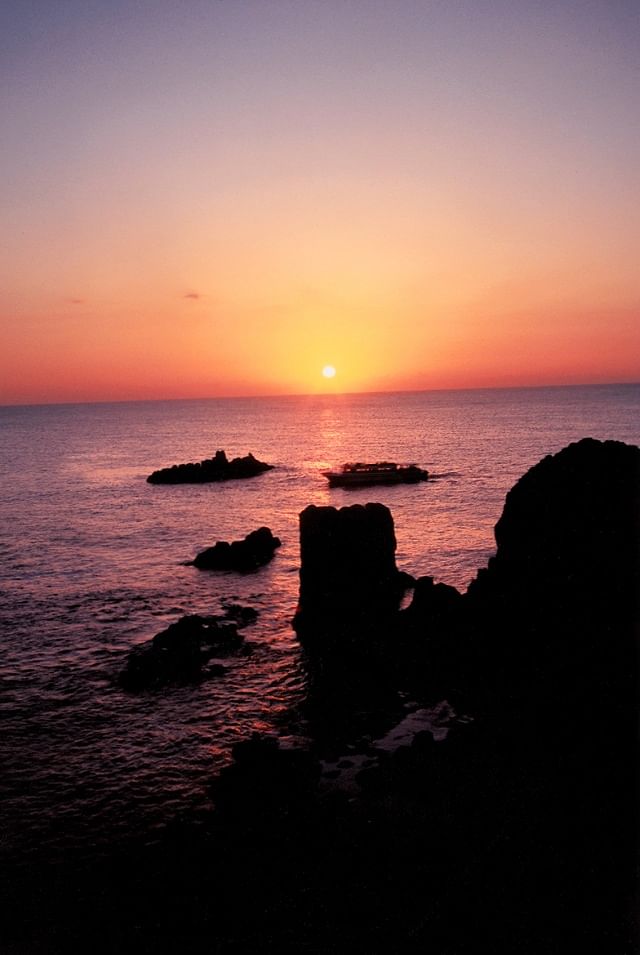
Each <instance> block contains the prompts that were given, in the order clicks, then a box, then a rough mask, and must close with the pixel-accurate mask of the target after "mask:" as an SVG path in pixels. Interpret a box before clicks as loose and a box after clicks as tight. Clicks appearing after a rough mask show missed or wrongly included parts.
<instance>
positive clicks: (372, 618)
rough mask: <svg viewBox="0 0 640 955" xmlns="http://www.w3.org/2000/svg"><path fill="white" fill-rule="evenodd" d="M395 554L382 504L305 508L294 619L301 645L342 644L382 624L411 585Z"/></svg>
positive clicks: (388, 515)
mask: <svg viewBox="0 0 640 955" xmlns="http://www.w3.org/2000/svg"><path fill="white" fill-rule="evenodd" d="M395 552H396V538H395V532H394V526H393V518H392V517H391V512H390V511H389V509H388V508H387V507H385V506H384V505H383V504H365V505H362V504H354V505H352V506H351V507H342V508H340V509H339V510H338V509H337V508H335V507H316V506H314V505H311V506H310V507H307V508H305V510H304V511H302V513H301V514H300V564H301V566H300V599H299V605H298V610H297V612H296V616H295V618H294V621H293V626H294V629H295V630H296V632H297V634H298V636H299V638H300V640H301V642H303V643H305V641H306V642H307V643H308V642H309V641H311V642H313V641H314V639H315V638H316V637H319V638H321V639H322V640H323V641H324V640H325V639H329V640H333V639H337V640H338V641H339V642H340V641H343V639H344V638H352V637H354V638H355V637H363V636H365V635H366V633H367V632H370V631H372V630H374V629H375V630H377V629H378V628H379V627H380V625H383V624H384V621H386V620H387V619H388V618H389V616H390V615H392V614H394V613H395V611H396V610H397V609H398V606H399V604H400V600H401V598H402V595H403V593H404V591H405V590H406V589H407V587H409V586H411V584H412V583H413V579H412V578H410V577H409V575H407V574H403V573H401V572H400V571H399V570H398V568H397V567H396V561H395Z"/></svg>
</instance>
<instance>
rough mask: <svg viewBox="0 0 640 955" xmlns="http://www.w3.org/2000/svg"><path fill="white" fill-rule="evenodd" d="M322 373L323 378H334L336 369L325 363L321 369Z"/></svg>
mask: <svg viewBox="0 0 640 955" xmlns="http://www.w3.org/2000/svg"><path fill="white" fill-rule="evenodd" d="M322 374H323V375H324V377H325V378H335V377H336V370H335V368H334V367H333V365H325V366H324V368H323V369H322Z"/></svg>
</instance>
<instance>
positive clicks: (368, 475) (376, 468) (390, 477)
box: [322, 461, 429, 487]
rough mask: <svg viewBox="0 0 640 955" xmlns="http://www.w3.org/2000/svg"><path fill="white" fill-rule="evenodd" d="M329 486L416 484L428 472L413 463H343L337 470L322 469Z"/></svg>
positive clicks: (425, 477) (427, 475) (426, 476)
mask: <svg viewBox="0 0 640 955" xmlns="http://www.w3.org/2000/svg"><path fill="white" fill-rule="evenodd" d="M322 474H323V476H324V477H326V479H327V480H328V482H329V486H330V487H361V486H363V485H366V484H416V483H417V482H418V481H426V480H427V479H428V477H429V472H428V471H424V470H423V469H422V468H419V467H417V466H416V465H415V464H395V463H394V462H392V461H378V462H376V463H375V464H364V463H362V462H360V461H358V462H356V463H354V464H343V465H342V467H341V468H340V470H339V471H323V472H322Z"/></svg>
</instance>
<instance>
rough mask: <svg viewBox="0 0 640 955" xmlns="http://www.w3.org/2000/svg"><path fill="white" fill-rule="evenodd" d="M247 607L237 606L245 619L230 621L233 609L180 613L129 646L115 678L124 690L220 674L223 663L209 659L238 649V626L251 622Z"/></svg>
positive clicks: (194, 680)
mask: <svg viewBox="0 0 640 955" xmlns="http://www.w3.org/2000/svg"><path fill="white" fill-rule="evenodd" d="M250 609H251V608H248V607H247V608H238V611H244V613H245V619H244V620H241V621H239V622H231V620H232V618H233V616H234V615H235V610H234V612H233V613H229V611H227V615H226V619H225V617H216V616H207V617H203V616H200V615H199V614H188V615H187V616H184V617H181V618H180V620H178V621H176V623H172V624H171V625H170V626H169V627H167V629H166V630H162V631H161V632H160V633H157V634H156V635H155V637H154V638H153V639H152V640H151V641H150V643H146V644H144V645H142V646H139V647H134V648H133V650H131V652H130V653H129V656H128V658H127V664H126V667H125V669H124V670H123V672H122V673H121V674H120V677H119V681H118V682H119V683H120V685H121V686H122V687H123V688H124V689H125V690H134V691H135V690H147V689H152V688H154V687H161V686H166V685H167V684H169V683H192V682H197V681H199V680H201V679H204V678H205V677H209V676H220V675H221V674H222V673H224V667H222V666H220V665H215V664H214V665H211V664H209V661H210V660H211V658H212V657H216V658H217V657H224V656H227V655H228V654H230V653H233V652H234V651H236V650H238V649H240V647H241V646H242V643H243V639H244V638H243V636H242V634H240V633H238V629H239V628H240V627H242V626H245V625H246V624H247V623H250V622H252V620H251V619H246V617H247V616H248V617H249V618H250V617H251V615H250V614H247V611H250ZM253 619H255V617H253ZM236 620H238V618H237V617H236Z"/></svg>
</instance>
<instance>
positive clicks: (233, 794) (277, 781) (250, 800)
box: [213, 733, 320, 826]
mask: <svg viewBox="0 0 640 955" xmlns="http://www.w3.org/2000/svg"><path fill="white" fill-rule="evenodd" d="M232 755H233V759H234V762H233V764H232V765H231V766H228V767H226V768H225V769H223V770H222V772H221V773H220V774H219V776H218V778H217V779H216V780H215V783H214V785H213V794H214V798H215V801H216V805H217V806H218V808H219V809H220V810H222V811H223V812H224V813H225V815H227V816H231V817H235V818H241V819H242V820H243V822H245V823H246V824H248V825H249V826H251V825H255V824H260V825H263V824H264V823H265V822H269V821H272V820H273V817H274V816H288V815H291V814H292V813H297V812H301V811H305V812H308V811H309V806H310V803H311V801H312V799H313V797H314V795H315V790H316V787H317V784H318V780H319V778H320V762H319V760H318V759H316V758H315V757H314V756H313V755H312V754H311V753H309V752H307V751H305V750H302V749H286V748H283V747H281V745H280V742H279V741H278V739H276V738H275V737H273V736H265V735H261V734H259V733H254V734H253V736H252V737H251V738H250V739H248V740H244V741H243V742H241V743H236V744H235V746H234V747H233V749H232Z"/></svg>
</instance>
